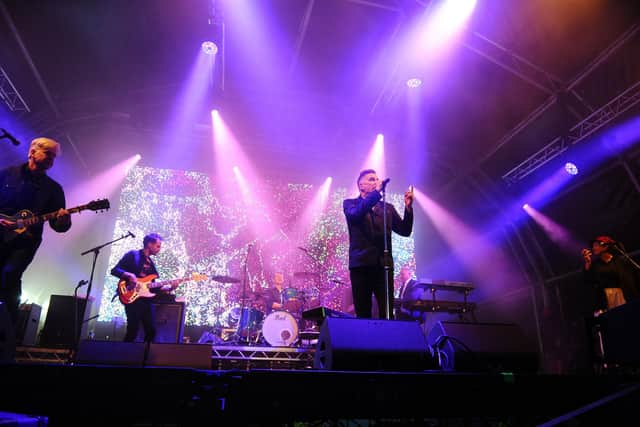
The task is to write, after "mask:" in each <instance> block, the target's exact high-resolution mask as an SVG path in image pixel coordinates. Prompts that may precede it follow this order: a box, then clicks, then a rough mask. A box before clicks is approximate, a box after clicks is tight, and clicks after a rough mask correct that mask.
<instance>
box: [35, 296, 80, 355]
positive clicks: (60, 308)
mask: <svg viewBox="0 0 640 427" xmlns="http://www.w3.org/2000/svg"><path fill="white" fill-rule="evenodd" d="M76 306H77V307H76ZM85 306H87V307H86V313H87V314H88V313H89V312H91V300H89V304H87V299H86V298H74V297H73V296H71V295H51V298H50V299H49V308H48V310H47V317H46V318H45V321H44V327H43V328H42V335H41V336H40V346H41V347H67V348H72V347H74V346H75V344H76V340H77V339H78V338H79V337H81V336H83V337H84V336H86V329H87V324H86V323H85V322H83V318H82V315H83V313H85V310H84V309H85ZM76 310H77V311H76ZM76 312H77V315H78V317H77V323H76V322H74V320H73V317H74V313H76ZM76 325H77V327H78V331H79V332H78V335H77V336H76V337H75V338H74V329H75V328H76Z"/></svg>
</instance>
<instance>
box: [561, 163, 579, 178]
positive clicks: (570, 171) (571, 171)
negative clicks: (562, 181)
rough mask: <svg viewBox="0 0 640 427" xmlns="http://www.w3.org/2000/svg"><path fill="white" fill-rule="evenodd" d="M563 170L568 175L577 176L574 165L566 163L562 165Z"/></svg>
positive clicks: (576, 169) (576, 167)
mask: <svg viewBox="0 0 640 427" xmlns="http://www.w3.org/2000/svg"><path fill="white" fill-rule="evenodd" d="M564 170H565V171H567V173H568V174H569V175H578V166H576V164H575V163H571V162H567V163H566V164H565V165H564Z"/></svg>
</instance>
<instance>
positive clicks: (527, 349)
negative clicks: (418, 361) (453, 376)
mask: <svg viewBox="0 0 640 427" xmlns="http://www.w3.org/2000/svg"><path fill="white" fill-rule="evenodd" d="M427 341H428V343H429V346H430V347H431V348H432V350H433V353H434V355H435V357H436V358H437V360H438V363H439V365H440V367H441V368H442V369H444V370H455V371H472V372H486V371H490V372H496V371H512V372H532V373H533V372H535V371H537V369H538V354H537V352H536V349H535V345H534V343H532V342H530V341H529V340H527V339H526V337H525V336H524V333H523V332H522V330H521V329H520V327H519V326H518V325H515V324H510V323H509V324H507V323H462V322H443V321H440V322H438V323H436V325H435V326H434V327H433V329H431V331H430V332H429V334H428V335H427Z"/></svg>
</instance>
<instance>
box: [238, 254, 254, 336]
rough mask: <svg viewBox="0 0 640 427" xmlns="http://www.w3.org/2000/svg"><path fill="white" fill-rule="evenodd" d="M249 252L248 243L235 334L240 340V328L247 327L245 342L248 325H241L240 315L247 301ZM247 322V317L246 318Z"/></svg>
mask: <svg viewBox="0 0 640 427" xmlns="http://www.w3.org/2000/svg"><path fill="white" fill-rule="evenodd" d="M250 252H251V244H249V245H248V246H247V256H246V257H245V259H244V277H243V279H242V298H241V300H242V305H241V307H240V317H239V318H238V330H237V332H236V335H237V336H238V337H237V338H238V341H241V340H242V329H243V328H247V342H249V341H250V340H249V330H248V326H249V325H244V326H243V325H242V317H243V316H244V315H245V313H244V309H245V307H246V306H245V304H246V303H247V282H248V281H249V280H248V277H249V271H248V269H247V264H248V262H249V253H250ZM248 316H249V313H247V317H248ZM246 320H247V322H248V320H249V319H248V318H247V319H246Z"/></svg>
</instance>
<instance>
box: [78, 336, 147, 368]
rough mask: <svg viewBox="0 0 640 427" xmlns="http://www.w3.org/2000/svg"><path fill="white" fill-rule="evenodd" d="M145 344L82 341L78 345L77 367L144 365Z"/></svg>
mask: <svg viewBox="0 0 640 427" xmlns="http://www.w3.org/2000/svg"><path fill="white" fill-rule="evenodd" d="M145 347H146V344H145V343H140V342H121V341H98V340H82V341H80V344H79V345H78V354H77V356H76V363H77V364H79V365H117V366H138V367H142V366H143V365H144V356H145V350H146V348H145Z"/></svg>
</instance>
